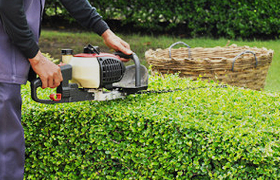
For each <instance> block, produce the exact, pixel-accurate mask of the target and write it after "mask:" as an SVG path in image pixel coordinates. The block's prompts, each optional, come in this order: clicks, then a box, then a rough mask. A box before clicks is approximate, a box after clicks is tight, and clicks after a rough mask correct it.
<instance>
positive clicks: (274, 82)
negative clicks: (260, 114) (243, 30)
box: [40, 30, 280, 92]
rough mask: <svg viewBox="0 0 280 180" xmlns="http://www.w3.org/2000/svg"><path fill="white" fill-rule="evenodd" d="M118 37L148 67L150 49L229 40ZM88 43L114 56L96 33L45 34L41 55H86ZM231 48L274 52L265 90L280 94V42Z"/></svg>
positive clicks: (218, 43)
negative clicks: (67, 51)
mask: <svg viewBox="0 0 280 180" xmlns="http://www.w3.org/2000/svg"><path fill="white" fill-rule="evenodd" d="M119 36H120V37H121V38H122V39H124V40H125V41H127V42H128V43H129V44H130V45H131V49H132V50H133V51H134V52H136V54H137V55H138V56H139V58H140V59H141V60H142V63H143V64H145V65H147V63H146V62H145V58H144V53H145V51H147V50H148V49H151V48H152V49H156V48H168V47H169V46H170V45H171V44H172V43H174V42H177V41H183V42H185V43H187V44H188V45H190V46H191V47H215V46H225V45H226V44H227V43H228V39H224V38H221V39H210V38H194V39H185V38H180V37H169V36H141V35H137V34H134V35H121V34H119ZM88 43H90V44H92V45H95V46H99V47H100V49H101V51H104V52H111V50H110V49H109V48H107V47H106V46H105V45H104V43H103V42H102V38H101V37H99V36H98V35H96V34H94V33H88V32H83V33H73V32H59V31H50V30H43V31H42V34H41V40H40V46H41V49H42V52H45V53H49V54H50V55H51V56H53V57H54V58H60V50H61V49H63V48H71V49H73V50H74V53H80V52H82V51H83V47H84V46H85V45H87V44H88ZM230 44H237V45H238V46H244V45H247V46H250V47H252V46H256V47H258V48H261V47H266V48H267V49H272V50H274V52H275V53H274V57H273V61H272V64H271V67H270V69H269V72H268V75H267V81H266V86H265V90H266V91H273V92H280V40H268V41H261V40H253V41H244V40H230Z"/></svg>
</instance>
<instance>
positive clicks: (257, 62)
mask: <svg viewBox="0 0 280 180" xmlns="http://www.w3.org/2000/svg"><path fill="white" fill-rule="evenodd" d="M246 53H251V54H253V55H254V56H255V60H256V67H257V66H258V59H257V56H256V53H254V52H253V51H244V52H243V53H241V54H239V55H237V56H236V57H235V58H234V59H233V62H232V69H231V70H232V71H233V70H234V63H235V61H236V59H238V58H239V57H240V56H242V55H243V54H246Z"/></svg>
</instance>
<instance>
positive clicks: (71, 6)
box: [60, 0, 109, 35]
mask: <svg viewBox="0 0 280 180" xmlns="http://www.w3.org/2000/svg"><path fill="white" fill-rule="evenodd" d="M60 1H61V3H62V4H63V6H64V7H65V8H66V9H67V11H69V13H70V14H71V15H72V16H73V17H74V18H75V19H76V20H77V21H78V22H79V23H80V24H81V25H82V26H84V27H86V28H89V29H92V30H93V31H94V32H96V33H97V34H99V35H102V34H103V33H104V32H105V31H106V30H107V29H109V27H108V25H107V23H106V22H104V21H103V20H102V17H101V16H100V15H99V14H98V13H97V11H96V9H95V8H94V7H92V6H91V5H90V4H89V2H88V1H87V0H75V1H69V0H60Z"/></svg>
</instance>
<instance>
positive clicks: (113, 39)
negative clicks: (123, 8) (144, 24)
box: [60, 0, 132, 61]
mask: <svg viewBox="0 0 280 180" xmlns="http://www.w3.org/2000/svg"><path fill="white" fill-rule="evenodd" d="M60 1H61V3H62V4H63V6H64V7H65V8H66V9H67V10H68V11H69V13H70V14H71V15H72V16H73V17H74V18H75V19H76V20H77V21H78V22H79V23H80V24H82V25H83V26H84V27H86V28H88V29H92V30H93V31H94V32H96V33H97V34H99V35H100V36H102V38H103V40H104V43H105V44H106V45H107V46H109V47H110V48H113V49H115V50H116V51H122V52H123V53H125V54H127V55H130V54H132V51H131V50H130V46H129V44H128V43H126V42H125V41H123V40H122V39H121V38H119V37H118V36H116V35H115V34H114V33H113V32H112V31H111V30H110V29H109V27H108V25H107V23H106V22H105V21H103V19H102V17H101V16H100V15H99V14H98V13H97V12H96V9H95V8H94V7H92V6H91V5H90V4H89V2H88V1H87V0H75V1H69V0H60ZM122 60H123V61H126V60H125V59H122Z"/></svg>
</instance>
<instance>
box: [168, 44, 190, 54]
mask: <svg viewBox="0 0 280 180" xmlns="http://www.w3.org/2000/svg"><path fill="white" fill-rule="evenodd" d="M177 44H183V45H185V46H187V47H188V48H189V58H191V47H190V46H189V45H187V44H186V43H184V42H182V41H179V42H176V43H174V44H172V45H171V46H170V47H169V57H170V58H171V49H172V48H173V47H174V46H176V45H177Z"/></svg>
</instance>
